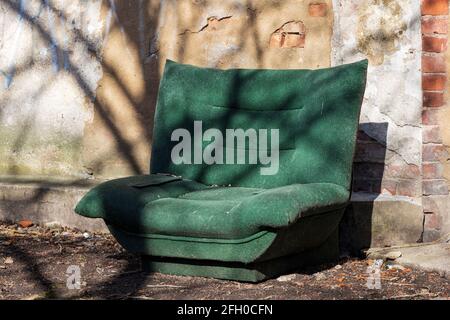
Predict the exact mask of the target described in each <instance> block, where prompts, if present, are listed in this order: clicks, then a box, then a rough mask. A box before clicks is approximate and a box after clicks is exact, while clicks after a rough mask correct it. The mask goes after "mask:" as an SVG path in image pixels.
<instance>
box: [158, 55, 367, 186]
mask: <svg viewBox="0 0 450 320" xmlns="http://www.w3.org/2000/svg"><path fill="white" fill-rule="evenodd" d="M366 72H367V60H363V61H360V62H356V63H352V64H347V65H341V66H338V67H333V68H327V69H319V70H261V69H258V70H250V69H229V70H218V69H211V68H199V67H195V66H191V65H184V64H179V63H176V62H173V61H170V60H167V62H166V66H165V69H164V74H163V77H162V80H161V83H160V88H159V94H158V102H157V109H156V114H155V123H154V132H153V145H152V154H151V166H150V170H151V173H170V174H174V175H180V176H182V177H183V178H186V179H192V180H196V181H199V182H202V183H205V184H208V185H232V186H246V187H261V188H272V187H278V186H283V185H289V184H295V183H314V182H329V183H335V184H339V185H342V186H344V187H346V188H347V189H349V188H350V183H351V171H352V161H353V154H354V149H355V141H356V132H357V128H358V120H359V114H360V108H361V104H362V100H363V95H364V90H365V82H366ZM194 127H195V128H196V132H194V131H195V130H194ZM199 128H200V131H199ZM211 128H215V129H218V130H219V131H220V132H222V133H223V148H222V147H221V148H220V149H221V150H220V151H218V150H219V149H218V148H217V149H216V150H215V151H216V152H212V153H211V154H212V155H214V156H218V157H217V158H216V159H215V163H212V164H211V161H212V160H209V163H205V158H202V155H201V152H200V153H199V152H197V153H195V150H197V151H198V147H199V146H200V147H201V148H202V149H201V150H205V148H206V147H207V145H208V144H210V142H211V141H215V140H216V139H218V140H220V139H219V138H218V137H217V136H214V138H211V136H209V139H207V138H208V135H207V137H206V138H205V136H202V133H205V131H206V130H207V129H211ZM176 129H185V130H182V131H183V132H187V131H188V132H189V134H190V136H191V138H192V141H191V148H192V149H191V157H188V156H189V154H188V153H185V152H181V153H179V154H180V156H182V157H185V158H184V160H185V161H184V163H181V164H177V162H181V160H180V158H177V160H175V161H174V159H173V156H174V154H177V152H176V150H180V149H179V147H180V142H181V141H182V140H183V139H182V138H181V136H180V134H179V133H180V131H175V130H176ZM227 129H242V130H244V132H246V133H248V137H251V138H254V133H256V134H257V139H258V143H252V141H253V140H252V141H251V140H250V139H246V140H245V144H242V143H241V144H239V143H238V142H237V140H231V139H228V140H227V139H226V138H227V135H226V130H227ZM249 129H250V131H251V132H250V131H247V130H249ZM276 129H278V141H279V143H278V149H279V154H278V159H279V160H278V168H277V167H276V164H275V160H276V159H275V158H276V157H275V156H276V155H275V154H273V158H272V159H271V163H270V164H268V162H267V160H268V159H267V158H265V161H266V162H265V164H264V158H263V157H262V156H261V158H260V157H259V155H260V154H259V152H262V155H264V154H266V153H267V150H271V147H273V146H276V135H277V130H276ZM186 130H187V131H186ZM260 130H262V131H260ZM265 130H266V131H265ZM174 132H175V134H174ZM199 132H200V134H199ZM210 133H211V132H210ZM215 133H217V130H215ZM264 133H266V135H264ZM266 136H267V137H266ZM184 137H185V136H184ZM202 138H203V139H202ZM172 140H174V141H172ZM226 140H227V141H226ZM230 141H233V142H235V143H234V146H233V144H232V143H231V142H230ZM265 141H267V143H266V146H265V145H264V142H265ZM216 142H217V145H216V147H217V146H218V145H220V143H219V142H220V141H216ZM227 142H229V144H228V145H227ZM241 142H242V141H241ZM260 143H261V144H260ZM271 143H273V144H271ZM177 146H178V147H177ZM184 146H187V144H184ZM196 147H197V149H194V148H196ZM174 148H175V151H174ZM177 148H178V149H177ZM185 150H186V148H185ZM209 151H211V150H209ZM220 152H222V153H223V157H220ZM242 152H243V153H242ZM231 154H233V155H231ZM242 154H245V161H242V159H241V160H240V161H241V162H244V163H240V164H236V162H238V158H237V157H238V156H239V155H241V156H242ZM255 154H256V155H257V156H258V159H257V161H256V163H255V159H254V156H255ZM227 155H229V157H230V158H227ZM268 155H270V152H269V153H268ZM188 158H189V161H190V162H191V163H189V161H188V160H187V159H188ZM220 158H222V159H223V163H222V164H220V160H218V159H220ZM226 159H228V160H230V161H228V162H227V161H226ZM231 160H234V162H235V164H231V162H232V161H231ZM174 162H175V163H174ZM206 162H208V160H206ZM217 162H219V164H218V163H217ZM263 168H265V172H264V170H261V169H263ZM276 169H278V170H277V171H276ZM275 171H276V172H275ZM274 172H275V173H274Z"/></svg>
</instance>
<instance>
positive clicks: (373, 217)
mask: <svg viewBox="0 0 450 320" xmlns="http://www.w3.org/2000/svg"><path fill="white" fill-rule="evenodd" d="M340 231H341V232H340V233H341V237H342V239H341V247H342V248H343V249H344V250H348V251H351V252H353V253H358V252H359V251H360V250H361V249H364V248H369V247H385V246H395V245H402V244H408V243H416V242H419V241H420V240H421V237H422V232H423V211H422V206H421V205H420V203H418V202H417V201H414V200H413V199H412V198H410V197H402V196H388V195H376V194H366V193H353V195H352V199H351V206H350V207H349V208H348V210H347V211H346V213H345V215H344V218H343V221H342V223H341V229H340Z"/></svg>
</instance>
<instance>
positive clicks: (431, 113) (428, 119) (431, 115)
mask: <svg viewBox="0 0 450 320" xmlns="http://www.w3.org/2000/svg"><path fill="white" fill-rule="evenodd" d="M438 121H439V118H438V110H436V109H426V110H423V111H422V124H424V125H433V124H438Z"/></svg>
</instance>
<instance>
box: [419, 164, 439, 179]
mask: <svg viewBox="0 0 450 320" xmlns="http://www.w3.org/2000/svg"><path fill="white" fill-rule="evenodd" d="M443 172H444V166H443V165H442V163H440V162H425V163H423V164H422V173H423V178H424V179H439V178H442V173H443Z"/></svg>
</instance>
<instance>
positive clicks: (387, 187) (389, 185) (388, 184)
mask: <svg viewBox="0 0 450 320" xmlns="http://www.w3.org/2000/svg"><path fill="white" fill-rule="evenodd" d="M381 193H383V194H390V195H396V194H397V180H394V179H383V182H382V183H381Z"/></svg>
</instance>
